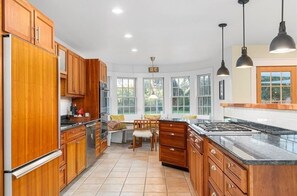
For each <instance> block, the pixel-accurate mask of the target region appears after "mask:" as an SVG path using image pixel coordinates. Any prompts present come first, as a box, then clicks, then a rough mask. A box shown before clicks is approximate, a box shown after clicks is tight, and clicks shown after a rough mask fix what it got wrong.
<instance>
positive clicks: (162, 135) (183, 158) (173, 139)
mask: <svg viewBox="0 0 297 196" xmlns="http://www.w3.org/2000/svg"><path fill="white" fill-rule="evenodd" d="M186 128H187V124H186V123H183V122H172V121H160V123H159V140H160V151H159V159H160V161H162V163H165V164H170V165H174V166H178V167H183V168H187V167H188V164H187V145H186V144H187V143H186V130H187V129H186Z"/></svg>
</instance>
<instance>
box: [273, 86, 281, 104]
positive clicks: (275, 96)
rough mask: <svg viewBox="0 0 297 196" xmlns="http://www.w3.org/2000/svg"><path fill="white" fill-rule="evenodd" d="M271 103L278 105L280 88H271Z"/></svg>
mask: <svg viewBox="0 0 297 196" xmlns="http://www.w3.org/2000/svg"><path fill="white" fill-rule="evenodd" d="M272 101H273V102H274V103H278V102H279V101H280V88H279V87H272Z"/></svg>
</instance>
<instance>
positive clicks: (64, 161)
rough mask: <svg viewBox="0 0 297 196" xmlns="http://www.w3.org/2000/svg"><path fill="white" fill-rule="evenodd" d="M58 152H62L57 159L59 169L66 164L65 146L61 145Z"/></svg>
mask: <svg viewBox="0 0 297 196" xmlns="http://www.w3.org/2000/svg"><path fill="white" fill-rule="evenodd" d="M60 150H61V151H62V154H61V156H60V157H59V165H60V167H61V166H63V165H65V163H66V148H65V144H63V145H61V147H60Z"/></svg>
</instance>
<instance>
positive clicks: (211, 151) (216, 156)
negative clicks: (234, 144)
mask: <svg viewBox="0 0 297 196" xmlns="http://www.w3.org/2000/svg"><path fill="white" fill-rule="evenodd" d="M207 153H208V157H210V158H211V159H212V160H213V161H214V162H215V163H216V164H217V166H219V167H220V168H221V169H222V170H223V161H224V154H223V153H222V152H221V151H220V150H219V149H218V148H216V147H215V146H214V145H212V144H211V143H208V152H207Z"/></svg>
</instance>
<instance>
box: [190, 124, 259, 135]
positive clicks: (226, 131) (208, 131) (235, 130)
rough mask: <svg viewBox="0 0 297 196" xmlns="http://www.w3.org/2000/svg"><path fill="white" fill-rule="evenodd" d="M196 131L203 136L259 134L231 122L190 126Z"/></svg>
mask: <svg viewBox="0 0 297 196" xmlns="http://www.w3.org/2000/svg"><path fill="white" fill-rule="evenodd" d="M192 127H194V128H195V129H196V130H198V131H199V132H200V133H201V134H205V135H252V134H256V133H260V132H259V131H257V130H255V129H251V128H248V127H245V126H243V125H241V124H237V123H232V122H207V121H205V122H198V123H196V124H192Z"/></svg>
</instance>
